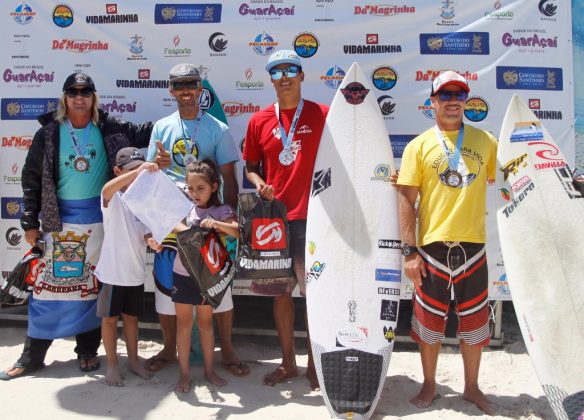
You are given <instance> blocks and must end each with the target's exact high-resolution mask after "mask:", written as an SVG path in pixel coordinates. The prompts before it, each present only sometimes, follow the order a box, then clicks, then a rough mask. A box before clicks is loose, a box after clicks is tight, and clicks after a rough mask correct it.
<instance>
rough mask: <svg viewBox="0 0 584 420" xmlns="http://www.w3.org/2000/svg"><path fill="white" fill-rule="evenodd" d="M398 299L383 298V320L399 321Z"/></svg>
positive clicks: (381, 313) (380, 315)
mask: <svg viewBox="0 0 584 420" xmlns="http://www.w3.org/2000/svg"><path fill="white" fill-rule="evenodd" d="M397 305H398V303H397V301H396V300H387V299H382V300H381V311H380V313H379V319H380V320H381V321H390V322H395V321H397Z"/></svg>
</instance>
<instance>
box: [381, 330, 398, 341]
mask: <svg viewBox="0 0 584 420" xmlns="http://www.w3.org/2000/svg"><path fill="white" fill-rule="evenodd" d="M383 338H385V339H386V340H387V342H388V343H391V342H392V341H393V340H395V332H394V331H393V328H392V327H389V328H386V327H383Z"/></svg>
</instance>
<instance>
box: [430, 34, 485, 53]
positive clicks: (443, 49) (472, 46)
mask: <svg viewBox="0 0 584 420" xmlns="http://www.w3.org/2000/svg"><path fill="white" fill-rule="evenodd" d="M420 54H447V55H489V33H488V32H452V33H445V34H438V33H433V34H420Z"/></svg>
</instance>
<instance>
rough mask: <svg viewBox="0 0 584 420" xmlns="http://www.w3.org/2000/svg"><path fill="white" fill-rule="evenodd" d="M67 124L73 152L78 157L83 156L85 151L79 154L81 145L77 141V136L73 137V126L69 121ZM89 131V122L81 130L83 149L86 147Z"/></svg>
mask: <svg viewBox="0 0 584 420" xmlns="http://www.w3.org/2000/svg"><path fill="white" fill-rule="evenodd" d="M67 122H68V123H69V133H70V134H71V139H72V140H73V147H74V148H75V152H76V153H77V156H78V157H84V156H85V150H83V152H81V143H80V142H79V141H78V140H77V136H76V135H75V129H74V128H73V124H71V120H69V119H68V120H67ZM90 131H91V121H90V122H89V123H88V124H87V125H86V126H85V128H83V146H84V148H85V147H87V142H88V141H89V133H90Z"/></svg>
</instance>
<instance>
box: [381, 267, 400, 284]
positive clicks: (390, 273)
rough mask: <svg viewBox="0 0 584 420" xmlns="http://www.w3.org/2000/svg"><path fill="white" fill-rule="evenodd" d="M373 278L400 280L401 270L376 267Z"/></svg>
mask: <svg viewBox="0 0 584 420" xmlns="http://www.w3.org/2000/svg"><path fill="white" fill-rule="evenodd" d="M375 280H377V281H394V282H401V270H393V269H391V268H376V269H375Z"/></svg>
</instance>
